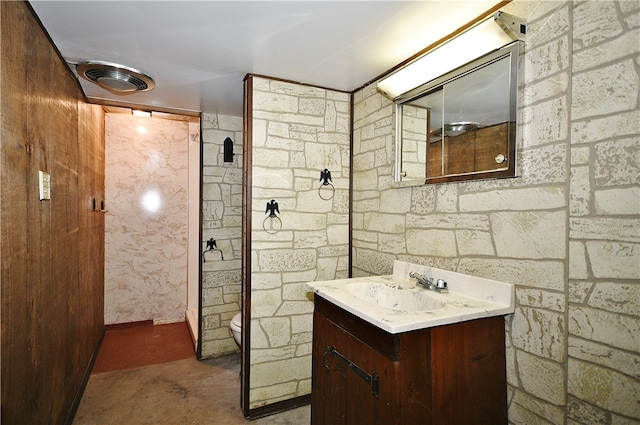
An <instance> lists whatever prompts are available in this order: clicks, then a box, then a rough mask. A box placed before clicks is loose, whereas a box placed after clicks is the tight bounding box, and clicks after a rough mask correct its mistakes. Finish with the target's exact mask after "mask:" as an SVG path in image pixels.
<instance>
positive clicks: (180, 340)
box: [91, 321, 195, 374]
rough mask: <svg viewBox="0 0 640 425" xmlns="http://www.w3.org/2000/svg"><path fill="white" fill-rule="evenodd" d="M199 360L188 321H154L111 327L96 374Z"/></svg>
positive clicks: (106, 333)
mask: <svg viewBox="0 0 640 425" xmlns="http://www.w3.org/2000/svg"><path fill="white" fill-rule="evenodd" d="M191 357H195V349H194V345H193V342H192V340H191V334H190V333H189V328H188V327H187V324H186V322H180V323H170V324H166V325H156V326H154V325H153V322H152V321H146V322H137V323H129V324H122V325H110V326H107V330H106V332H105V335H104V338H103V340H102V345H101V346H100V351H99V352H98V357H97V358H96V362H95V364H94V366H93V370H92V371H91V373H92V374H96V373H104V372H111V371H114V370H123V369H131V368H134V367H140V366H146V365H151V364H158V363H165V362H171V361H175V360H182V359H188V358H191Z"/></svg>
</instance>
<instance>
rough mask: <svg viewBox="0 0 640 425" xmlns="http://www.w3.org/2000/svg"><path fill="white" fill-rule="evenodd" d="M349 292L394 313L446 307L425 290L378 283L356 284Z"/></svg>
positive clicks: (349, 288)
mask: <svg viewBox="0 0 640 425" xmlns="http://www.w3.org/2000/svg"><path fill="white" fill-rule="evenodd" d="M347 291H348V292H349V293H350V294H351V295H353V296H354V297H356V298H359V299H361V300H362V301H365V302H367V303H370V304H375V305H377V306H379V307H383V308H386V309H389V310H394V311H408V312H429V311H437V310H440V309H442V308H443V307H444V306H445V303H444V302H443V301H440V300H438V299H437V298H435V297H433V296H432V295H431V294H429V293H428V292H427V290H425V289H418V288H407V287H402V286H399V285H389V284H386V283H376V282H354V283H349V284H348V285H347Z"/></svg>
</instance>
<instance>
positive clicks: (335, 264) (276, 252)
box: [246, 77, 350, 409]
mask: <svg viewBox="0 0 640 425" xmlns="http://www.w3.org/2000/svg"><path fill="white" fill-rule="evenodd" d="M251 79H252V84H253V91H252V93H251V99H252V104H251V106H250V115H251V117H252V118H251V134H252V140H251V141H250V143H251V146H248V147H246V149H251V167H250V170H247V171H248V173H247V174H248V175H250V177H251V186H250V191H251V203H252V211H251V215H252V217H251V218H252V225H251V229H250V230H251V231H250V234H249V237H250V240H251V253H250V255H251V275H250V283H251V293H250V296H251V310H250V316H249V317H250V344H249V347H250V348H249V350H250V370H249V374H250V375H249V378H250V379H249V380H250V388H249V391H250V392H249V407H250V408H251V409H254V408H257V407H261V406H264V405H268V404H272V403H275V402H278V401H282V400H287V399H292V398H295V397H299V396H303V395H307V394H309V393H310V392H311V339H312V312H313V303H312V301H311V297H310V294H309V293H308V292H307V290H306V288H305V283H306V282H308V281H313V280H328V279H340V278H344V277H347V275H348V268H349V261H348V251H349V249H348V244H349V171H350V166H349V165H350V157H349V155H350V149H349V142H350V137H349V132H350V127H349V124H350V122H349V115H350V97H349V94H347V93H342V92H337V91H331V90H325V89H321V88H316V87H309V86H303V85H298V84H293V83H288V82H282V81H276V80H271V79H267V78H258V77H251ZM325 168H326V169H328V170H329V171H330V173H331V180H332V184H333V187H334V188H335V192H333V191H332V189H331V188H330V187H328V186H327V187H323V188H322V189H319V188H320V186H321V181H320V173H321V172H322V171H323V170H324V169H325ZM320 190H322V192H320ZM321 195H322V197H323V198H327V199H322V198H321ZM271 200H275V201H276V202H277V204H278V210H279V213H278V212H276V213H275V214H276V215H277V217H278V218H279V220H280V221H281V229H280V230H279V231H278V232H271V230H272V229H273V230H274V231H275V230H276V229H278V228H280V223H279V222H278V220H277V219H269V218H268V216H269V214H266V213H265V211H266V209H267V208H266V205H267V203H268V202H270V201H271ZM265 219H266V220H267V221H266V222H265ZM271 225H273V227H271ZM267 230H270V232H268V231H267Z"/></svg>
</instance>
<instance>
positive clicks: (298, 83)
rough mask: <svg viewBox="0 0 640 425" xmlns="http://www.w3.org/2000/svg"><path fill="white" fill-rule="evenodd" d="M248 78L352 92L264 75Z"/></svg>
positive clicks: (254, 75) (345, 91)
mask: <svg viewBox="0 0 640 425" xmlns="http://www.w3.org/2000/svg"><path fill="white" fill-rule="evenodd" d="M248 77H256V78H264V79H267V80H272V81H280V82H282V83H291V84H297V85H299V86H305V87H314V88H318V89H323V90H329V91H335V92H340V93H346V94H352V93H353V92H352V91H350V90H339V89H336V88H332V87H325V86H318V85H316V84H309V83H303V82H301V81H295V80H289V79H287V78H277V77H271V76H269V75H264V74H251V73H249V74H247V75H246V76H245V79H246V78H248Z"/></svg>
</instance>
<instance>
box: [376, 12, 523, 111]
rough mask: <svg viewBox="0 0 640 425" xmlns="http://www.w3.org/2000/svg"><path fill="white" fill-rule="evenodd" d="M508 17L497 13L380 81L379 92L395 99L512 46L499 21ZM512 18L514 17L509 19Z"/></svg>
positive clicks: (510, 39)
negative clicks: (474, 61)
mask: <svg viewBox="0 0 640 425" xmlns="http://www.w3.org/2000/svg"><path fill="white" fill-rule="evenodd" d="M505 15H506V14H504V13H501V12H497V13H496V15H494V16H491V17H489V18H488V19H486V20H484V21H482V22H480V23H478V24H476V25H475V26H473V27H471V28H470V29H468V30H466V31H465V32H463V33H461V34H459V35H458V36H456V37H455V38H452V39H451V40H449V41H447V42H445V43H444V44H442V45H440V46H438V47H436V48H435V49H433V50H431V51H429V52H427V53H426V54H425V55H423V56H421V57H419V58H418V59H416V60H415V61H413V62H411V63H409V64H408V65H406V66H405V67H403V68H401V69H400V70H398V71H396V72H395V73H393V74H391V75H389V76H388V77H385V78H383V79H382V80H380V81H379V82H378V90H380V91H381V92H382V93H384V94H385V95H386V96H387V97H388V98H390V99H395V98H397V97H398V96H400V95H402V94H404V93H406V92H408V91H410V90H412V89H414V88H416V87H418V86H421V85H422V84H425V83H427V82H429V81H431V80H433V79H435V78H438V77H439V76H441V75H444V74H446V73H447V72H449V71H452V70H454V69H456V68H458V67H460V66H462V65H464V64H466V63H469V62H471V61H472V60H474V59H477V58H479V57H480V56H483V55H485V54H487V53H489V52H492V51H494V50H496V49H499V48H501V47H503V46H505V45H507V44H509V43H511V42H512V41H513V40H514V38H512V37H511V36H510V35H509V34H507V32H505V30H504V29H503V28H502V26H501V25H499V23H498V22H497V21H496V20H497V19H503V18H504V17H505ZM510 18H514V17H511V16H510ZM515 19H517V18H515ZM523 30H524V28H523Z"/></svg>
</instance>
